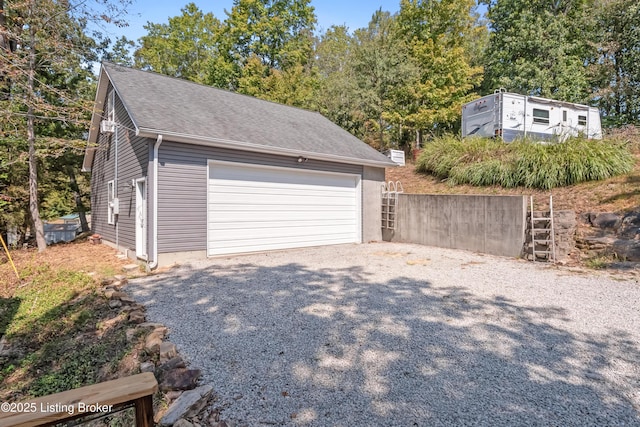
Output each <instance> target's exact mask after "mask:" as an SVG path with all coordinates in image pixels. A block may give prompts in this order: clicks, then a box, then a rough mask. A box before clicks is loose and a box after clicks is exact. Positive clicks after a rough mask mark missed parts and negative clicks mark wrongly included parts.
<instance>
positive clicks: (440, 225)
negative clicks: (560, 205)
mask: <svg viewBox="0 0 640 427" xmlns="http://www.w3.org/2000/svg"><path fill="white" fill-rule="evenodd" d="M526 217H527V201H526V197H525V196H465V195H431V194H400V195H399V198H398V206H397V227H396V230H393V231H392V230H383V239H384V240H386V241H390V242H406V243H419V244H424V245H429V246H437V247H442V248H451V249H466V250H470V251H477V252H482V253H487V254H493V255H501V256H510V257H519V256H521V254H522V249H523V245H524V242H525V229H526Z"/></svg>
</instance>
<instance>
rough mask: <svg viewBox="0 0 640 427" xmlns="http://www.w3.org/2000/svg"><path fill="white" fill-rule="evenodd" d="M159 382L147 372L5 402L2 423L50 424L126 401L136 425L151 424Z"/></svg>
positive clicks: (22, 426)
mask: <svg viewBox="0 0 640 427" xmlns="http://www.w3.org/2000/svg"><path fill="white" fill-rule="evenodd" d="M157 390H158V382H157V381H156V379H155V377H154V376H153V374H152V373H150V372H145V373H143V374H138V375H132V376H130V377H125V378H119V379H117V380H113V381H105V382H102V383H98V384H93V385H90V386H86V387H81V388H77V389H74V390H69V391H63V392H62V393H56V394H51V395H48V396H43V397H39V398H37V399H33V400H29V401H26V402H19V403H4V404H2V406H1V410H0V426H2V427H36V426H46V425H53V424H56V423H59V422H61V421H65V420H71V419H75V418H80V417H83V416H87V415H91V414H102V413H109V412H114V411H115V410H118V409H119V408H122V407H126V406H128V405H131V406H134V405H135V408H136V422H137V426H141V427H151V426H153V401H152V396H153V394H154V393H155V392H156V391H157Z"/></svg>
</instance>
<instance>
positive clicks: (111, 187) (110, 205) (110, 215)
mask: <svg viewBox="0 0 640 427" xmlns="http://www.w3.org/2000/svg"><path fill="white" fill-rule="evenodd" d="M115 190H116V186H115V182H114V181H109V182H108V183H107V223H108V224H115V223H116V215H115V209H114V208H115V205H114V200H115V198H116V193H115Z"/></svg>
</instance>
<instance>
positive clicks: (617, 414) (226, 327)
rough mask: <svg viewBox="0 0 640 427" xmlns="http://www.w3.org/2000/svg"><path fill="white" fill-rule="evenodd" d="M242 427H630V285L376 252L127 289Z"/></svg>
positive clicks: (636, 334) (159, 280) (443, 256)
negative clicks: (164, 329)
mask: <svg viewBox="0 0 640 427" xmlns="http://www.w3.org/2000/svg"><path fill="white" fill-rule="evenodd" d="M128 291H129V292H131V293H133V295H135V297H136V298H137V299H138V300H139V301H140V302H142V303H144V304H146V306H147V308H148V315H149V318H150V320H152V321H157V322H162V323H164V324H165V325H167V326H168V327H169V329H170V331H171V333H170V337H169V338H170V339H171V341H173V342H174V343H176V344H177V346H178V348H179V350H180V351H181V352H182V353H183V355H184V356H185V357H186V358H187V359H188V360H189V361H190V363H191V364H192V365H193V366H195V367H198V368H201V369H202V370H203V372H204V378H203V379H204V382H205V383H210V384H212V385H213V387H214V390H215V391H216V393H217V394H218V397H219V400H218V401H217V402H216V406H217V407H221V408H224V409H223V411H222V418H223V419H228V420H234V421H235V422H236V423H239V424H241V425H242V424H246V425H248V426H263V425H291V426H294V425H300V426H345V427H346V426H445V425H446V426H461V425H474V426H476V425H480V426H502V425H504V426H518V425H523V426H524V425H526V426H533V425H540V426H591V425H593V426H616V425H620V426H621V425H625V426H640V285H638V282H637V281H636V280H634V279H633V278H628V279H620V278H613V277H611V276H609V275H607V274H604V273H597V272H588V273H580V272H575V271H569V270H568V269H566V268H555V267H552V266H547V265H542V264H540V263H538V264H535V265H534V264H532V263H527V262H524V261H520V260H514V259H506V258H499V257H493V256H488V255H486V256H482V255H478V254H472V253H469V252H464V251H454V250H445V249H438V248H431V247H425V246H418V245H408V244H391V243H373V244H362V245H344V246H334V247H324V248H312V249H301V250H291V251H285V252H276V253H268V254H258V255H248V256H238V257H233V258H224V259H213V260H210V261H206V262H204V261H203V262H198V263H193V264H191V265H190V266H183V267H180V268H177V269H173V270H171V271H170V272H169V273H165V274H163V275H158V276H154V277H150V278H144V279H139V280H136V281H133V282H132V283H131V284H130V285H129V288H128Z"/></svg>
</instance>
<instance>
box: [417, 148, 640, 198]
mask: <svg viewBox="0 0 640 427" xmlns="http://www.w3.org/2000/svg"><path fill="white" fill-rule="evenodd" d="M633 165H634V158H633V156H632V154H631V152H630V148H629V145H628V144H626V143H624V142H623V141H620V140H618V139H616V138H611V137H609V138H605V139H603V140H592V139H586V138H582V137H576V138H569V139H568V140H567V141H565V142H561V143H560V142H550V143H544V144H542V143H539V142H537V141H534V140H527V139H523V140H517V141H514V142H512V143H509V144H505V143H503V142H502V141H500V140H496V139H490V138H467V139H464V140H462V139H460V138H458V137H453V136H449V137H442V138H437V139H435V140H433V141H431V142H429V143H428V144H426V145H425V147H424V150H423V151H422V154H421V155H420V157H419V158H418V160H417V164H416V170H417V171H418V172H423V173H427V174H431V175H434V176H436V177H438V178H442V179H446V180H447V181H448V182H449V183H450V184H452V185H457V184H471V185H476V186H491V185H498V186H500V187H505V188H514V187H525V188H538V189H543V190H548V189H551V188H556V187H565V186H567V185H573V184H577V183H581V182H587V181H599V180H603V179H608V178H611V177H613V176H617V175H622V174H626V173H629V172H630V171H631V170H632V169H633Z"/></svg>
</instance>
